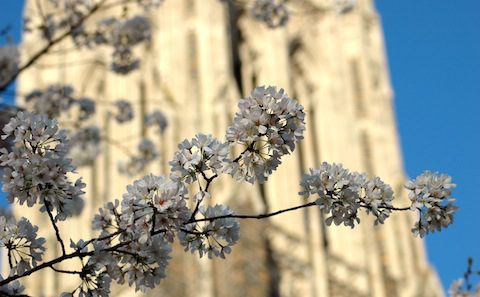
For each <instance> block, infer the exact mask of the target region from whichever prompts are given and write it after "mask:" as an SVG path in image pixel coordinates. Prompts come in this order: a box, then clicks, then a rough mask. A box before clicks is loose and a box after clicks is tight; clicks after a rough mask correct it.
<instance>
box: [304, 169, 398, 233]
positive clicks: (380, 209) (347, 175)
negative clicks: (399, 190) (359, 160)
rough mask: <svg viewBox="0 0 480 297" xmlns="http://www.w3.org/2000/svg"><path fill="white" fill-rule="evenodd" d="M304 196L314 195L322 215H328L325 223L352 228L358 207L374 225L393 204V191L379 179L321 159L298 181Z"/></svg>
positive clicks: (387, 214)
mask: <svg viewBox="0 0 480 297" xmlns="http://www.w3.org/2000/svg"><path fill="white" fill-rule="evenodd" d="M301 187H302V191H301V192H300V193H299V194H300V195H302V196H303V197H305V198H308V197H309V196H310V195H318V198H317V200H316V201H315V203H316V204H317V205H318V206H319V207H320V209H321V210H322V211H323V212H324V213H325V214H330V215H331V216H330V217H328V218H327V219H326V220H325V222H326V224H327V225H331V224H332V223H334V224H335V225H340V224H344V225H345V226H350V227H351V228H353V227H354V226H355V223H357V224H358V223H359V222H360V218H359V216H358V210H359V209H360V208H365V209H366V211H367V213H372V214H373V215H374V216H375V217H376V220H375V223H376V224H379V223H380V224H382V223H383V222H384V221H385V219H387V218H388V216H389V215H390V213H391V209H390V208H392V207H393V205H392V201H393V191H392V189H391V187H390V186H389V185H387V184H385V183H384V182H383V181H382V180H380V178H378V177H374V178H373V179H368V178H367V175H366V174H361V173H357V172H350V171H348V170H347V169H345V168H343V167H342V165H340V164H335V163H333V164H329V163H326V162H323V163H322V165H321V166H320V168H319V169H311V170H310V173H309V174H305V175H304V176H303V177H302V181H301Z"/></svg>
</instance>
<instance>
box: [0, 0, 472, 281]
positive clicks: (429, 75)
mask: <svg viewBox="0 0 480 297" xmlns="http://www.w3.org/2000/svg"><path fill="white" fill-rule="evenodd" d="M22 6H23V1H22V0H4V1H2V9H1V10H0V29H1V28H3V27H4V26H5V25H7V24H11V25H13V28H14V30H13V31H12V33H13V34H14V36H15V41H18V36H19V29H20V23H21V17H20V16H21V8H22ZM377 7H378V10H379V12H380V15H381V17H382V21H383V25H384V31H385V38H386V46H387V52H388V58H389V64H390V71H391V77H392V83H393V87H394V91H395V102H396V109H397V119H398V126H399V132H400V135H401V142H402V149H403V153H404V160H405V167H406V170H407V172H408V174H409V175H410V176H416V175H418V174H420V173H421V172H422V171H423V170H425V169H430V170H433V171H440V172H446V173H449V174H450V175H451V176H453V178H454V182H455V183H456V184H457V189H456V190H455V192H454V194H455V197H456V198H458V205H459V207H460V210H459V212H458V214H457V215H456V222H455V223H454V224H453V225H452V226H450V227H449V228H448V229H447V230H445V231H443V232H441V233H438V234H434V235H429V236H428V237H427V246H428V253H429V258H430V260H431V262H432V263H433V265H434V266H435V267H436V268H437V269H438V271H439V274H440V277H441V279H442V282H443V284H444V286H446V287H448V286H449V284H450V283H451V281H452V280H454V279H456V278H459V277H461V276H462V273H463V271H464V269H465V268H466V259H467V257H468V256H473V257H474V258H475V259H476V260H477V263H478V264H480V236H479V234H480V232H479V229H478V227H479V225H480V220H479V219H478V217H479V215H478V214H477V213H476V211H478V209H479V208H480V202H479V199H480V197H478V196H479V190H478V185H479V184H480V183H479V182H478V179H479V177H480V176H479V168H480V158H479V152H480V133H479V128H480V120H479V119H480V116H479V112H480V103H479V98H478V96H479V94H480V30H479V28H480V1H478V0H469V1H442V0H440V1H418V0H416V1H414V0H401V1H386V0H379V1H377ZM3 43H4V40H0V44H3ZM0 204H2V205H4V204H5V202H4V201H1V202H0ZM478 267H480V265H478Z"/></svg>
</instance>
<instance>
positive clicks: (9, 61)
mask: <svg viewBox="0 0 480 297" xmlns="http://www.w3.org/2000/svg"><path fill="white" fill-rule="evenodd" d="M18 61H19V53H18V49H17V48H16V47H14V46H5V47H0V86H3V85H4V84H6V83H8V82H9V81H10V79H11V78H12V77H13V75H14V74H15V72H17V70H18Z"/></svg>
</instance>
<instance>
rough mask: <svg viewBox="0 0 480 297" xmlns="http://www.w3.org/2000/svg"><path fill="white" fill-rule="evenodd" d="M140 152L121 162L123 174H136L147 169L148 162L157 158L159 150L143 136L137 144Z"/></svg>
mask: <svg viewBox="0 0 480 297" xmlns="http://www.w3.org/2000/svg"><path fill="white" fill-rule="evenodd" d="M137 151H138V153H137V154H135V155H132V156H130V158H129V159H128V161H127V162H120V163H119V164H118V170H119V171H120V173H122V174H126V175H130V176H132V175H135V174H139V173H141V172H142V171H144V170H145V168H146V167H147V165H148V164H150V163H151V162H152V161H154V160H155V159H157V157H158V156H159V152H158V150H157V148H156V147H155V144H154V143H153V142H152V141H151V140H150V139H148V138H142V139H141V140H140V142H139V143H138V146H137Z"/></svg>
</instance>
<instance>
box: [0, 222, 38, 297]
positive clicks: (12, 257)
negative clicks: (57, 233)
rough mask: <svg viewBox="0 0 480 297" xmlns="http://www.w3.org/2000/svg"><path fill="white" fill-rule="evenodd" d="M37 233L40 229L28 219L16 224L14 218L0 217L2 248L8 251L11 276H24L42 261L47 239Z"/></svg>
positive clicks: (0, 245) (0, 243)
mask: <svg viewBox="0 0 480 297" xmlns="http://www.w3.org/2000/svg"><path fill="white" fill-rule="evenodd" d="M37 231H38V227H37V226H33V225H32V224H31V223H30V222H29V221H28V220H27V219H26V218H21V219H20V220H19V221H18V222H16V221H15V220H14V219H13V218H10V219H8V218H7V217H3V216H1V217H0V247H3V248H6V249H7V251H8V252H7V259H8V263H9V265H10V274H22V273H24V272H25V271H28V270H30V269H31V268H32V267H35V266H37V262H38V261H41V260H42V256H43V252H44V251H45V247H44V244H45V238H43V237H37ZM1 290H2V289H0V292H1Z"/></svg>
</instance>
